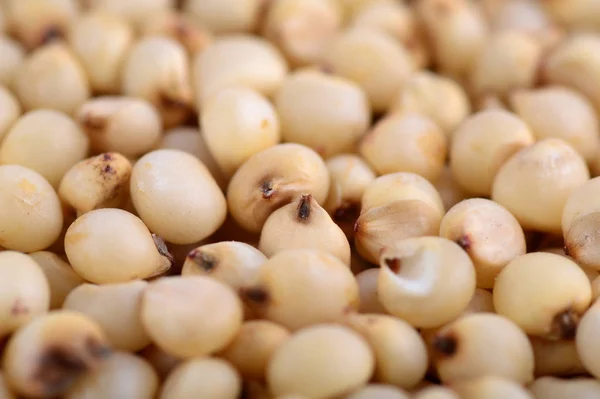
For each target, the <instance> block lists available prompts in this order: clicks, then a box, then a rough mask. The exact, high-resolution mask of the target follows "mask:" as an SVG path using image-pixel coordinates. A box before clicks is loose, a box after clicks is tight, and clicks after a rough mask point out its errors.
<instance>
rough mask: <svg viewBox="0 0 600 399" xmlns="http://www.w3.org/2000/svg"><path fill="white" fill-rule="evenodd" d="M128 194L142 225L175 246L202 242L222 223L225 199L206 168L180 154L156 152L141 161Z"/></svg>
mask: <svg viewBox="0 0 600 399" xmlns="http://www.w3.org/2000/svg"><path fill="white" fill-rule="evenodd" d="M181 171H185V173H184V174H182V173H181ZM130 192H131V199H132V200H133V205H134V206H135V209H136V211H137V212H138V214H139V215H140V217H141V218H142V220H143V221H144V223H145V224H146V225H147V226H148V227H149V228H150V229H151V230H152V231H153V232H155V233H156V234H158V235H160V236H161V237H162V238H163V239H165V240H167V241H169V242H172V243H174V244H192V243H194V242H198V241H200V240H203V239H204V238H206V237H208V236H209V235H211V234H212V233H214V232H215V231H216V230H217V229H218V228H219V226H221V224H223V222H224V221H225V216H226V213H227V203H226V201H225V196H224V195H223V193H222V192H221V190H220V189H219V186H218V185H217V183H216V182H215V180H214V179H213V178H212V176H211V175H210V172H209V171H208V169H207V168H206V166H204V165H203V164H202V163H201V162H199V161H198V159H197V158H195V157H193V156H192V155H190V154H187V153H185V152H183V151H177V150H156V151H152V152H150V153H148V154H146V155H144V156H143V157H142V158H140V159H139V160H138V161H137V162H136V164H135V165H134V167H133V170H132V172H131V183H130ZM166 222H168V223H166Z"/></svg>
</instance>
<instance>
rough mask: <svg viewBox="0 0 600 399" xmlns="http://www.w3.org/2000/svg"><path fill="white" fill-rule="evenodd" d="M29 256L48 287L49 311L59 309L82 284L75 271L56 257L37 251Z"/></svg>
mask: <svg viewBox="0 0 600 399" xmlns="http://www.w3.org/2000/svg"><path fill="white" fill-rule="evenodd" d="M29 256H31V257H32V258H33V260H35V262H36V263H37V264H38V265H39V266H40V268H41V269H42V272H44V275H45V276H46V280H48V284H49V287H50V309H60V308H62V306H63V302H64V301H65V298H66V297H67V295H69V293H70V292H71V291H73V289H75V288H76V287H78V286H79V285H81V284H83V283H84V280H83V279H82V278H81V277H80V276H79V275H78V274H77V273H75V270H73V268H72V267H71V265H69V264H68V263H67V262H65V261H64V260H63V259H62V258H61V257H59V256H58V255H56V254H54V253H52V252H47V251H39V252H33V253H30V254H29Z"/></svg>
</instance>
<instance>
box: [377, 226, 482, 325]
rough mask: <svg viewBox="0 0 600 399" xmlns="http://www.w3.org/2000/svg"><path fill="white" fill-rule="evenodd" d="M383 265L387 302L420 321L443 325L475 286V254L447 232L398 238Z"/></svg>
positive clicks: (414, 321)
mask: <svg viewBox="0 0 600 399" xmlns="http://www.w3.org/2000/svg"><path fill="white" fill-rule="evenodd" d="M380 268H381V271H380V273H379V280H378V283H377V290H378V293H379V300H380V301H381V304H382V305H383V306H384V307H385V308H386V309H387V311H388V312H389V313H391V314H393V315H395V316H398V317H400V318H402V319H404V320H406V321H408V322H409V323H410V324H411V325H413V326H415V327H437V326H441V325H443V324H445V323H447V322H449V321H451V320H453V319H454V318H456V317H457V316H458V315H459V314H461V313H462V312H463V311H464V310H465V308H466V307H467V305H468V303H469V301H470V300H471V297H472V296H473V293H474V292H475V268H474V267H473V263H472V262H471V260H470V259H469V256H468V255H467V254H466V253H465V252H464V251H463V250H462V249H461V248H460V247H459V246H458V245H457V244H455V243H453V242H452V241H450V240H447V239H444V238H439V237H419V238H408V239H405V240H401V241H398V242H397V243H396V245H394V246H393V247H390V248H386V249H384V250H383V251H382V253H381V257H380Z"/></svg>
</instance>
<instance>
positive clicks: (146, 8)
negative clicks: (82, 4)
mask: <svg viewBox="0 0 600 399" xmlns="http://www.w3.org/2000/svg"><path fill="white" fill-rule="evenodd" d="M86 1H87V3H88V4H89V6H90V7H91V8H93V9H96V10H101V11H105V12H108V13H111V14H114V15H117V16H120V17H122V18H125V19H126V20H127V21H128V22H129V23H131V24H133V25H134V26H139V25H140V24H141V23H142V21H143V20H145V19H146V18H148V16H150V15H152V14H153V13H155V12H157V11H160V10H167V9H169V8H170V7H172V6H173V3H174V2H173V0H129V1H125V2H123V1H121V0H86Z"/></svg>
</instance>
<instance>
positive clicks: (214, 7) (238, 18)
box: [183, 0, 262, 35]
mask: <svg viewBox="0 0 600 399" xmlns="http://www.w3.org/2000/svg"><path fill="white" fill-rule="evenodd" d="M261 4H262V2H260V1H256V0H225V1H223V0H185V1H184V2H183V11H184V12H185V13H186V14H188V15H189V16H190V18H192V19H193V20H194V21H195V22H196V23H198V24H199V25H201V26H206V27H207V28H208V29H209V30H210V31H211V32H215V33H217V34H221V35H222V34H225V33H236V32H238V33H239V32H250V31H252V30H253V29H254V27H255V26H256V24H257V22H258V18H259V15H260V10H261Z"/></svg>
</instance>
